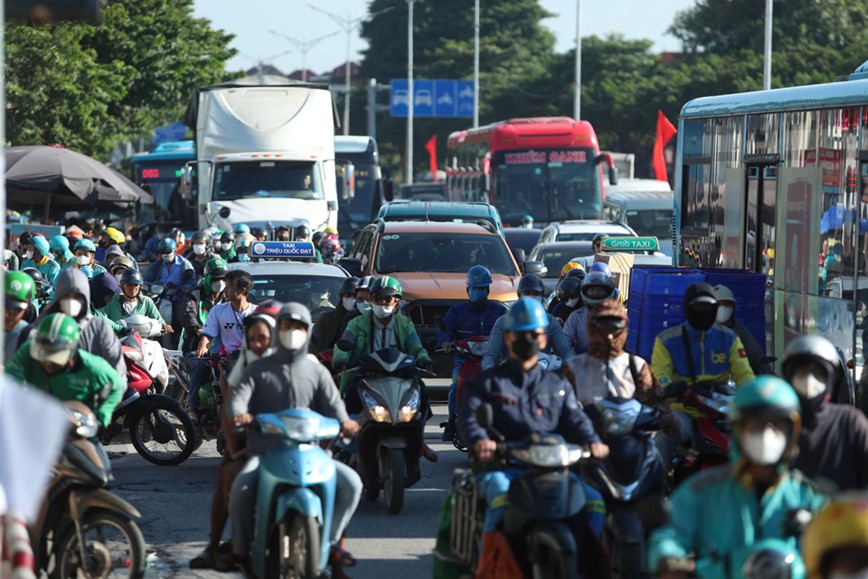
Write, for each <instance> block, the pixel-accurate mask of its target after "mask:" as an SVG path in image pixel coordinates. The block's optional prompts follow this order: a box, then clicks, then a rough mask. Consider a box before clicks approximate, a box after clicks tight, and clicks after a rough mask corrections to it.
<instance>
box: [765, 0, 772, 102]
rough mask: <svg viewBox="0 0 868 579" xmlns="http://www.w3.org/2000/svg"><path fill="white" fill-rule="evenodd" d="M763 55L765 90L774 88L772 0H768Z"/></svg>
mask: <svg viewBox="0 0 868 579" xmlns="http://www.w3.org/2000/svg"><path fill="white" fill-rule="evenodd" d="M764 49H765V50H764V57H763V90H769V89H770V88H772V0H766V37H765V47H764Z"/></svg>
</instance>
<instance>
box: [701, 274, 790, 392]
mask: <svg viewBox="0 0 868 579" xmlns="http://www.w3.org/2000/svg"><path fill="white" fill-rule="evenodd" d="M714 293H715V294H717V302H718V307H717V323H718V324H720V325H722V326H724V327H727V328H729V329H730V330H732V331H733V332H735V335H736V336H738V337H739V339H741V343H742V344H744V352H745V354H747V359H748V362H749V363H750V367H751V370H753V373H754V374H755V375H757V376H759V375H760V374H774V373H775V372H774V368H772V365H771V364H769V363H768V362H763V349H762V348H761V347H760V345H759V343H758V342H757V341H756V338H754V337H753V334H752V333H751V332H750V330H748V329H747V327H746V326H745V325H744V324H742V323H741V322H740V321H738V320H737V319H736V317H735V309H736V306H737V305H738V302H737V301H736V299H735V295H734V294H733V293H732V290H731V289H729V288H728V287H726V286H725V285H716V286H714Z"/></svg>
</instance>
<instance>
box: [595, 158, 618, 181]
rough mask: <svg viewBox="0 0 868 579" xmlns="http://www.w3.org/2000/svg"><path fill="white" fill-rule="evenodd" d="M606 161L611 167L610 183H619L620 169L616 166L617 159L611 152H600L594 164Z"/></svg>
mask: <svg viewBox="0 0 868 579" xmlns="http://www.w3.org/2000/svg"><path fill="white" fill-rule="evenodd" d="M603 162H605V163H606V165H607V166H608V167H609V185H617V184H618V170H617V169H616V168H615V161H614V159H612V155H610V154H609V153H600V154H599V155H597V156H596V158H595V159H594V165H599V164H600V163H603Z"/></svg>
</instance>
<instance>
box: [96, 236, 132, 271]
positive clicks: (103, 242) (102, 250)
mask: <svg viewBox="0 0 868 579" xmlns="http://www.w3.org/2000/svg"><path fill="white" fill-rule="evenodd" d="M126 241H127V237H126V235H124V234H123V233H122V232H121V231H120V230H119V229H117V228H116V227H106V228H105V229H103V230H102V231H100V232H99V235H98V236H97V247H96V255H95V258H96V261H97V262H98V263H102V264H105V265H108V264H109V263H111V260H109V259H106V250H108V248H109V247H111V246H112V245H117V246H118V247H119V248H121V252H123V245H124V243H126Z"/></svg>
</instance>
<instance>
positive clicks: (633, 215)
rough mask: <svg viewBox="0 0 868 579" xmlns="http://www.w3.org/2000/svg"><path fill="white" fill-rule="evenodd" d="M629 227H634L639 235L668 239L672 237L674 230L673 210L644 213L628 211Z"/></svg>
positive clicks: (654, 210) (647, 210) (653, 210)
mask: <svg viewBox="0 0 868 579" xmlns="http://www.w3.org/2000/svg"><path fill="white" fill-rule="evenodd" d="M627 225H629V226H630V227H632V228H633V231H635V232H636V234H637V235H647V236H654V237H656V238H658V239H668V238H669V237H671V230H672V229H671V228H672V210H671V209H646V210H643V211H627Z"/></svg>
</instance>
